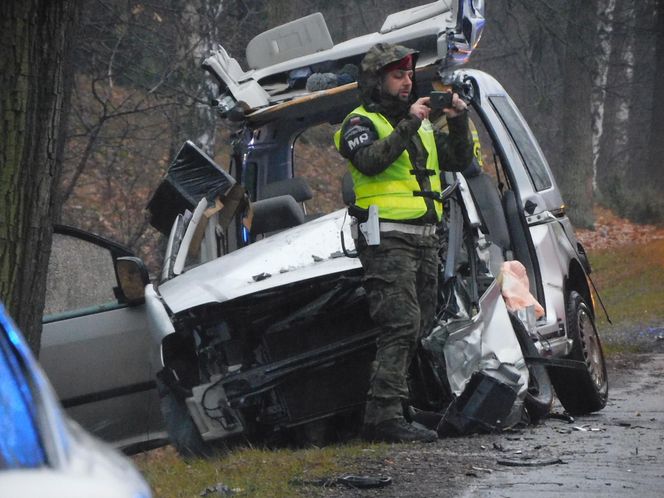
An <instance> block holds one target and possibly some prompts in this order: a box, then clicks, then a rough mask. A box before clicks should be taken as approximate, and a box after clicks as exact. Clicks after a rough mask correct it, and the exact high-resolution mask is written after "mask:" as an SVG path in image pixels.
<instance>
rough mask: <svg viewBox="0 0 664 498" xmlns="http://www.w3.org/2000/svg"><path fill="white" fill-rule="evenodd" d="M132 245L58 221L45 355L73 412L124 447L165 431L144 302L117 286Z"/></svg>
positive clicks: (48, 294) (84, 423) (49, 371)
mask: <svg viewBox="0 0 664 498" xmlns="http://www.w3.org/2000/svg"><path fill="white" fill-rule="evenodd" d="M131 255H132V253H131V252H130V251H129V250H128V249H126V248H124V247H122V246H120V245H118V244H116V243H113V242H111V241H109V240H106V239H103V238H101V237H98V236H95V235H92V234H90V233H87V232H84V231H81V230H77V229H74V228H71V227H65V226H56V227H55V230H54V234H53V248H52V253H51V259H50V263H49V270H48V279H47V292H46V306H45V312H44V318H43V332H42V342H41V353H40V362H41V364H42V365H43V367H44V370H45V371H46V373H47V375H48V377H49V378H50V380H51V383H52V384H53V386H54V387H55V390H56V392H57V394H58V396H59V398H60V400H61V402H62V404H63V406H64V407H65V408H66V410H67V412H68V413H69V415H70V416H71V417H72V418H73V419H74V420H76V421H77V422H79V423H80V424H81V425H82V426H83V427H85V428H86V429H88V430H89V431H90V432H92V433H94V434H95V435H97V436H98V437H100V438H102V439H104V440H106V441H108V442H110V443H113V444H114V445H116V446H118V447H121V448H128V447H130V446H133V445H141V444H143V443H147V442H148V441H155V440H159V439H161V438H165V433H164V432H163V428H162V426H163V423H162V419H161V414H160V411H159V401H158V396H157V390H156V386H155V382H154V375H153V372H151V371H150V363H149V361H148V358H149V356H148V350H149V345H150V341H149V333H148V327H147V322H146V320H147V318H146V313H145V305H144V304H135V305H130V304H129V303H128V302H127V300H126V298H125V296H124V295H123V294H122V293H121V292H120V291H119V286H118V280H117V275H116V270H115V261H116V260H117V258H119V257H123V256H131Z"/></svg>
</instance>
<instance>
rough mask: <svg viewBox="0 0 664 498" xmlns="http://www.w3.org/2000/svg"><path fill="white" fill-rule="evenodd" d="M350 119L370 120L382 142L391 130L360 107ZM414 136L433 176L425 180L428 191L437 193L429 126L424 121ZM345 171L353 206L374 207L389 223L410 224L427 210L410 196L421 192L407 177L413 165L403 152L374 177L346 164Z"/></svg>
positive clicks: (435, 158) (440, 208)
mask: <svg viewBox="0 0 664 498" xmlns="http://www.w3.org/2000/svg"><path fill="white" fill-rule="evenodd" d="M350 115H360V116H365V117H367V118H368V119H370V120H371V122H372V123H373V125H374V127H375V129H376V132H377V133H378V138H384V137H386V136H388V135H389V134H390V133H392V131H393V130H394V128H393V127H392V125H391V124H390V122H389V121H388V120H387V119H386V118H385V117H384V116H382V115H381V114H377V113H372V112H367V111H366V109H364V107H363V106H360V107H358V108H357V109H355V110H354V111H353V112H351V114H350ZM417 133H418V135H419V137H420V139H421V140H422V144H423V145H424V148H425V150H426V151H427V155H428V157H427V163H426V168H427V169H429V170H433V171H435V174H434V175H431V176H429V177H428V178H429V182H430V184H431V191H432V192H438V193H440V191H441V185H440V168H439V166H438V152H437V149H436V141H435V139H434V135H433V128H432V126H431V123H430V122H429V121H428V120H425V121H423V122H422V125H421V126H420V128H419V130H418V131H417ZM340 135H341V132H340V130H339V131H337V133H335V137H334V139H335V144H336V145H337V148H339V145H340V139H341V137H340ZM349 169H350V172H351V175H352V177H353V184H354V189H355V197H356V201H355V204H356V205H357V206H359V207H361V208H364V209H368V208H369V206H370V205H372V204H374V205H376V206H378V215H379V216H380V217H381V218H385V219H390V220H412V219H416V218H419V217H421V216H423V215H424V214H426V212H427V206H426V202H425V200H424V198H423V197H421V196H415V195H413V192H419V191H421V190H422V189H421V187H420V184H419V183H418V181H417V177H416V176H415V175H413V174H411V173H410V171H411V170H412V169H413V165H412V163H411V161H410V158H409V156H408V153H407V152H406V151H403V152H402V153H401V155H400V156H399V157H398V158H397V159H396V160H395V161H394V162H393V163H392V164H391V165H390V166H389V167H388V168H387V169H385V171H383V172H381V173H379V174H377V175H374V176H367V175H364V174H363V173H362V172H360V171H359V170H358V169H357V168H356V167H355V166H353V164H352V163H349ZM433 202H434V207H435V210H436V215H437V217H438V219H439V220H440V219H441V217H442V213H443V206H442V203H440V202H438V201H433Z"/></svg>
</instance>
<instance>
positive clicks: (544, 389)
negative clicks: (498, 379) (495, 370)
mask: <svg viewBox="0 0 664 498" xmlns="http://www.w3.org/2000/svg"><path fill="white" fill-rule="evenodd" d="M510 320H511V322H512V328H513V329H514V334H515V335H516V338H517V340H518V341H519V345H520V346H521V352H522V353H523V356H524V357H527V358H528V357H529V358H539V357H540V354H539V351H538V350H537V347H536V346H535V343H534V342H533V340H532V338H531V337H530V335H529V334H528V331H527V330H526V327H525V326H524V325H523V323H522V322H521V320H519V318H518V317H517V316H516V315H515V314H514V313H510ZM526 365H527V366H528V378H529V380H528V391H527V392H526V398H525V399H524V400H523V404H524V406H525V407H526V411H527V412H528V415H529V417H530V420H531V421H532V422H538V421H539V420H541V419H542V418H544V417H546V416H547V415H548V414H549V413H550V412H551V406H552V405H553V385H552V384H551V379H549V374H548V372H547V370H546V367H545V366H544V365H542V364H541V363H531V362H529V361H528V360H526Z"/></svg>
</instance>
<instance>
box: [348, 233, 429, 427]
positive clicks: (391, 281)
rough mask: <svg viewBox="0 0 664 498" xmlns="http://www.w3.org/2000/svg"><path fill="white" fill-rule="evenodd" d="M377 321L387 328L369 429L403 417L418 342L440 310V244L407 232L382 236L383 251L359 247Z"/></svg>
mask: <svg viewBox="0 0 664 498" xmlns="http://www.w3.org/2000/svg"><path fill="white" fill-rule="evenodd" d="M357 247H358V252H359V257H360V261H361V262H362V267H363V268H364V280H363V284H364V288H365V290H366V292H367V299H368V302H369V312H370V314H371V318H372V319H373V320H374V321H375V322H376V323H377V324H378V325H379V326H380V327H381V329H382V331H381V334H380V335H379V336H378V338H377V340H376V358H375V360H374V362H373V364H372V368H371V378H370V385H369V392H368V396H367V403H366V407H365V413H364V423H365V424H368V425H375V424H378V423H379V422H382V421H385V420H391V419H395V418H399V417H401V416H403V408H402V402H403V401H405V400H407V399H408V395H409V393H408V380H407V376H408V369H409V366H410V363H411V361H412V359H413V355H414V353H415V350H416V346H417V343H418V340H419V338H420V336H421V334H422V333H423V331H424V330H426V329H427V328H428V327H429V326H430V325H431V323H432V321H433V318H434V313H435V309H436V296H437V283H438V247H439V239H438V237H437V236H435V235H433V236H432V235H429V236H420V235H411V234H405V233H401V232H384V233H381V241H380V245H379V246H367V245H366V243H365V242H364V239H362V237H360V240H358V243H357Z"/></svg>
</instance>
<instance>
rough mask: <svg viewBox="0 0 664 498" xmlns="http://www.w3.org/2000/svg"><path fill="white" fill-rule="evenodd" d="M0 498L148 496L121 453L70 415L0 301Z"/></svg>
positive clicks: (143, 483) (136, 472)
mask: <svg viewBox="0 0 664 498" xmlns="http://www.w3.org/2000/svg"><path fill="white" fill-rule="evenodd" d="M0 434H1V436H0V497H2V498H17V497H21V498H31V497H35V498H36V497H43V496H49V497H53V498H55V497H62V498H90V497H93V496H94V497H96V498H97V497H98V498H106V497H108V498H149V497H150V496H152V495H151V492H150V489H149V487H148V485H147V483H146V482H145V480H144V479H143V478H142V476H141V475H140V473H139V472H138V471H137V470H136V469H135V468H134V467H133V465H132V463H131V461H130V460H129V459H128V458H126V457H125V456H123V455H121V454H120V453H118V452H117V451H116V450H114V449H112V448H110V447H109V446H107V445H106V444H105V443H102V442H101V441H98V440H97V439H95V438H93V437H92V436H90V435H89V434H88V433H86V432H85V431H84V430H83V429H82V428H81V427H80V426H78V425H77V424H76V423H75V422H73V421H71V420H70V419H68V418H67V417H66V416H65V415H64V413H63V412H62V409H61V407H60V405H59V403H58V401H57V398H56V397H55V395H54V393H53V391H52V388H51V386H50V384H49V382H48V380H47V379H46V377H45V376H44V374H43V373H42V370H41V368H40V367H39V365H38V364H37V362H36V360H35V358H34V357H33V356H32V353H31V351H30V350H29V348H28V346H27V343H26V342H25V340H24V339H23V337H22V335H21V333H20V332H19V330H18V329H17V328H16V326H15V325H14V323H13V322H12V320H11V319H10V318H9V316H8V315H7V313H6V311H5V309H4V306H3V305H2V304H0Z"/></svg>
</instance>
